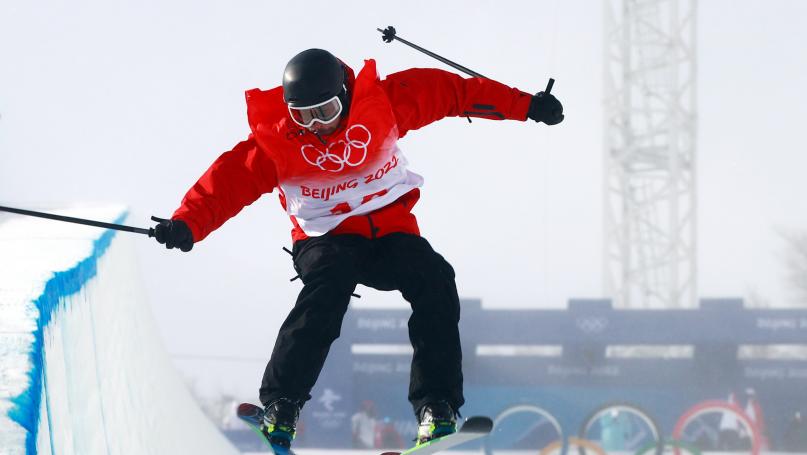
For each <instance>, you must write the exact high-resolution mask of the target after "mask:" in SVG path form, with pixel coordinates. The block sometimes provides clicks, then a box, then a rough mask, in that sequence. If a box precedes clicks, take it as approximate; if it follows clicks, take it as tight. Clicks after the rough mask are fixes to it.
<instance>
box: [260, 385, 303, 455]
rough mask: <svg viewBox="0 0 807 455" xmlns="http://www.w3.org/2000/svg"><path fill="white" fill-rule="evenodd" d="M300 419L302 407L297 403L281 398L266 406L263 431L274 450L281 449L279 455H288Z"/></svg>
mask: <svg viewBox="0 0 807 455" xmlns="http://www.w3.org/2000/svg"><path fill="white" fill-rule="evenodd" d="M299 417H300V405H299V404H298V403H297V402H296V401H292V400H289V399H286V398H280V399H277V400H275V401H273V402H272V403H270V404H269V405H267V406H266V408H265V410H264V413H263V425H261V431H262V432H263V434H264V435H265V436H266V439H267V440H269V443H270V444H271V445H272V448H274V449H279V452H278V453H280V452H283V453H288V451H289V448H290V447H291V441H292V439H294V433H295V430H296V429H297V419H298V418H299ZM276 451H277V450H276Z"/></svg>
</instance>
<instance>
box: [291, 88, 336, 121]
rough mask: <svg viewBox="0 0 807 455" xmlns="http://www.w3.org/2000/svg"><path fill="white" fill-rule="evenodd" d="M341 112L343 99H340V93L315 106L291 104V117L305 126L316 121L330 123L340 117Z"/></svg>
mask: <svg viewBox="0 0 807 455" xmlns="http://www.w3.org/2000/svg"><path fill="white" fill-rule="evenodd" d="M341 113H342V101H340V100H339V95H336V96H334V97H333V98H331V99H329V100H326V101H323V102H321V103H319V104H314V105H313V106H305V107H291V106H289V114H290V115H291V119H292V120H294V123H296V124H298V125H300V126H302V127H304V128H309V127H311V125H313V124H314V123H315V122H319V123H330V122H332V121H334V119H336V118H337V117H339V114H341Z"/></svg>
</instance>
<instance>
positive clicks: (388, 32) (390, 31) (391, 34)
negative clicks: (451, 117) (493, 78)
mask: <svg viewBox="0 0 807 455" xmlns="http://www.w3.org/2000/svg"><path fill="white" fill-rule="evenodd" d="M376 30H378V31H379V32H381V39H382V40H383V41H384V42H385V43H391V42H392V41H393V40H397V41H400V42H402V43H404V44H406V45H407V46H409V47H411V48H413V49H415V50H418V51H420V52H423V53H424V54H426V55H428V56H429V57H432V58H435V59H437V60H439V61H441V62H443V63H445V64H446V65H448V66H451V67H453V68H455V69H458V70H460V71H462V72H463V73H465V74H467V75H469V76H473V77H481V78H482V79H489V78H487V77H485V76H483V75H481V74H479V73H477V72H476V71H473V70H470V69H468V68H466V67H464V66H462V65H460V64H459V63H454V62H452V61H451V60H449V59H447V58H445V57H442V56H440V55H437V54H435V53H434V52H432V51H430V50H428V49H424V48H422V47H420V46H418V45H417V44H415V43H412V42H409V41H407V40H405V39H403V38H401V37H400V36H398V35H397V34H396V31H395V27H393V26H392V25H390V26H388V27H387V28H385V29H384V30H381V29H380V28H377V29H376ZM553 85H555V79H552V78H551V77H550V78H549V82H548V83H547V84H546V89H545V90H544V93H545V94H547V95H548V94H549V92H551V91H552V86H553Z"/></svg>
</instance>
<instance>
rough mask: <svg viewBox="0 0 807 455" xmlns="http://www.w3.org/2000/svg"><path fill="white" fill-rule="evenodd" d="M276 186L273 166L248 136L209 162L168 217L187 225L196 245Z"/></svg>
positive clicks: (269, 159) (275, 172)
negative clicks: (204, 170)
mask: <svg viewBox="0 0 807 455" xmlns="http://www.w3.org/2000/svg"><path fill="white" fill-rule="evenodd" d="M276 186H277V171H276V170H275V165H274V163H273V162H272V160H271V158H269V157H268V156H267V155H266V153H265V152H264V151H263V150H261V149H260V148H259V147H258V145H257V143H256V142H255V140H254V139H253V137H252V136H251V135H250V137H249V139H247V140H246V141H243V142H240V143H238V144H237V145H236V146H235V147H234V148H233V149H232V150H230V151H229V152H225V153H223V154H222V155H221V156H219V157H218V159H216V161H215V162H213V164H212V165H211V166H210V168H209V169H208V170H207V172H205V173H204V175H202V177H201V178H199V180H198V181H197V182H196V183H195V184H194V185H193V187H191V189H190V190H188V192H187V194H185V197H184V198H183V199H182V205H181V206H180V207H179V208H178V209H177V210H176V211H175V212H174V215H173V216H172V218H174V219H181V220H182V221H184V222H185V223H187V224H188V227H190V229H191V232H192V233H193V239H194V242H199V241H201V240H203V239H204V238H205V237H207V236H208V234H210V233H211V232H213V231H215V230H216V229H218V228H219V226H221V225H222V224H224V222H225V221H227V220H228V219H230V218H232V217H233V216H235V215H236V214H237V213H238V212H240V211H241V209H243V208H244V207H246V206H248V205H250V204H252V203H253V202H255V200H257V199H258V198H259V197H260V196H261V195H262V194H265V193H270V192H271V191H272V190H273V189H274V188H275V187H276Z"/></svg>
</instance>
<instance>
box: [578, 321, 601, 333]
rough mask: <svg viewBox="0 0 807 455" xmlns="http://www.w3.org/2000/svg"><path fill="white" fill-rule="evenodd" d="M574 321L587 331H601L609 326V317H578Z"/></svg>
mask: <svg viewBox="0 0 807 455" xmlns="http://www.w3.org/2000/svg"><path fill="white" fill-rule="evenodd" d="M574 322H575V325H576V326H577V328H578V329H580V330H581V331H583V332H585V333H600V332H603V331H604V330H605V329H606V328H607V327H608V319H607V318H604V317H585V318H577V319H576V320H575V321H574Z"/></svg>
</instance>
